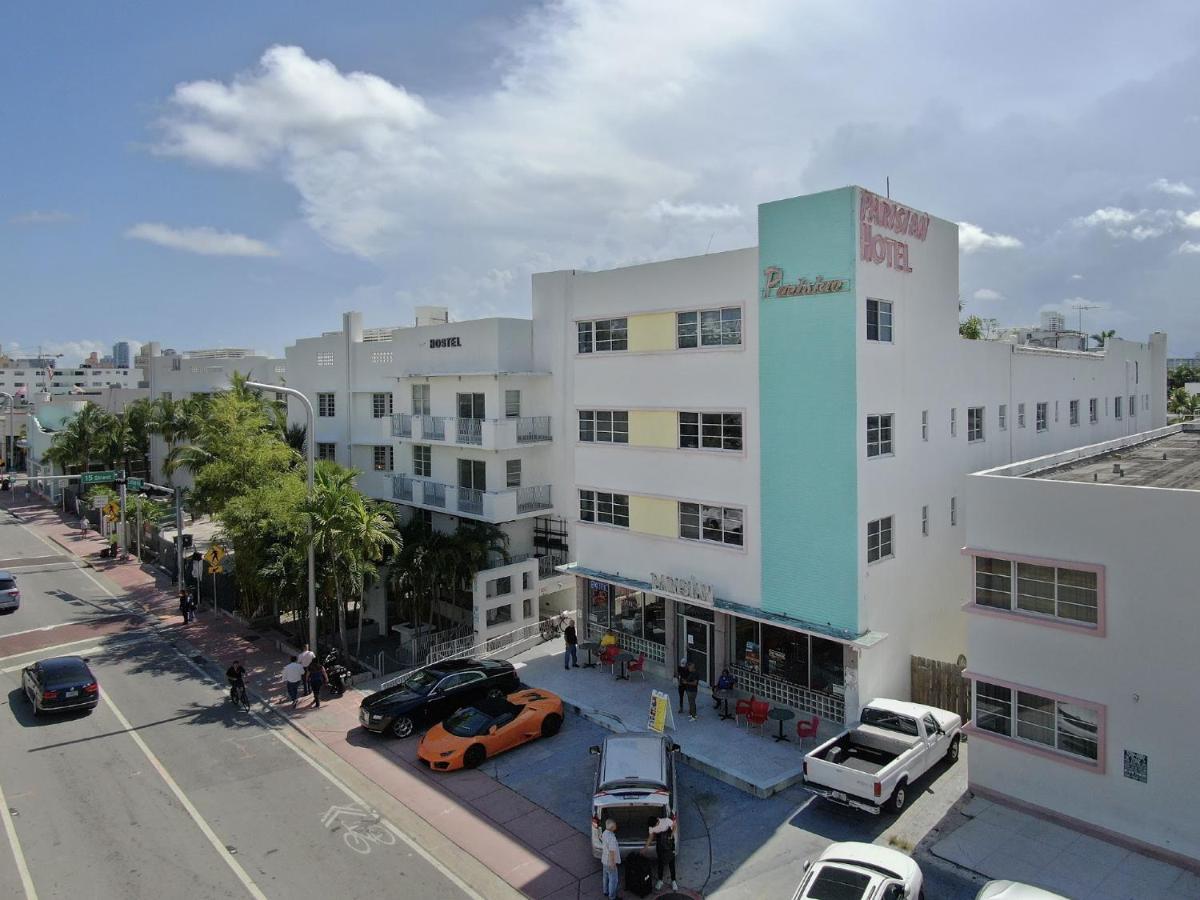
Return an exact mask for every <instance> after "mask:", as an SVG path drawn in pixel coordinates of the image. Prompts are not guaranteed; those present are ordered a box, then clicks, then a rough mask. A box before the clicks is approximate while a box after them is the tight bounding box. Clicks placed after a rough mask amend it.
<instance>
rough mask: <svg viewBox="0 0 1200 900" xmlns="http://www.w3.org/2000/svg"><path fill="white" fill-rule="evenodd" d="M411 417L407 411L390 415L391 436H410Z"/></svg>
mask: <svg viewBox="0 0 1200 900" xmlns="http://www.w3.org/2000/svg"><path fill="white" fill-rule="evenodd" d="M412 420H413V417H412V416H410V415H409V414H408V413H397V414H396V415H394V416H392V437H399V438H406V437H412Z"/></svg>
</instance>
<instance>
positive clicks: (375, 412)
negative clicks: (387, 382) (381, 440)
mask: <svg viewBox="0 0 1200 900" xmlns="http://www.w3.org/2000/svg"><path fill="white" fill-rule="evenodd" d="M391 414H392V395H391V394H372V395H371V417H372V418H374V419H382V418H385V417H387V416H390V415H391Z"/></svg>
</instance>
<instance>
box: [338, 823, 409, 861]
mask: <svg viewBox="0 0 1200 900" xmlns="http://www.w3.org/2000/svg"><path fill="white" fill-rule="evenodd" d="M342 840H344V841H345V842H346V846H347V847H349V848H350V849H351V850H353V851H354V852H355V853H361V854H363V855H366V854H367V853H370V852H371V844H373V843H374V844H380V845H382V846H385V847H390V846H391V845H392V844H394V843H396V836H395V835H394V834H392V832H391V831H389V830H388V829H387V828H385V827H384V826H383V825H381V824H380V823H379V822H371V823H369V824H367V825H347V826H346V830H345V832H344V833H343V835H342Z"/></svg>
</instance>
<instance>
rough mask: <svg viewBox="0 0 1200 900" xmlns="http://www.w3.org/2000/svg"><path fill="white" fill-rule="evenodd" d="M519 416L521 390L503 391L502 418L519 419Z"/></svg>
mask: <svg viewBox="0 0 1200 900" xmlns="http://www.w3.org/2000/svg"><path fill="white" fill-rule="evenodd" d="M520 417H521V392H520V391H505V392H504V418H506V419H519V418H520Z"/></svg>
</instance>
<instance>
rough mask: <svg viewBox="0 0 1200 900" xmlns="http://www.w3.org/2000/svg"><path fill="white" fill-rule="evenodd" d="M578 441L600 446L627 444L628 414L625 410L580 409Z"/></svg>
mask: <svg viewBox="0 0 1200 900" xmlns="http://www.w3.org/2000/svg"><path fill="white" fill-rule="evenodd" d="M579 440H581V441H585V442H591V441H597V442H599V443H602V444H628V443H629V412H628V411H627V410H608V409H597V410H589V409H581V410H580V411H579Z"/></svg>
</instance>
